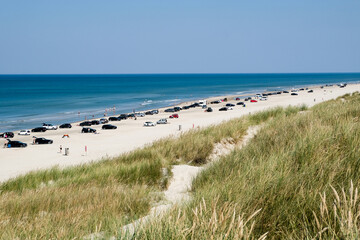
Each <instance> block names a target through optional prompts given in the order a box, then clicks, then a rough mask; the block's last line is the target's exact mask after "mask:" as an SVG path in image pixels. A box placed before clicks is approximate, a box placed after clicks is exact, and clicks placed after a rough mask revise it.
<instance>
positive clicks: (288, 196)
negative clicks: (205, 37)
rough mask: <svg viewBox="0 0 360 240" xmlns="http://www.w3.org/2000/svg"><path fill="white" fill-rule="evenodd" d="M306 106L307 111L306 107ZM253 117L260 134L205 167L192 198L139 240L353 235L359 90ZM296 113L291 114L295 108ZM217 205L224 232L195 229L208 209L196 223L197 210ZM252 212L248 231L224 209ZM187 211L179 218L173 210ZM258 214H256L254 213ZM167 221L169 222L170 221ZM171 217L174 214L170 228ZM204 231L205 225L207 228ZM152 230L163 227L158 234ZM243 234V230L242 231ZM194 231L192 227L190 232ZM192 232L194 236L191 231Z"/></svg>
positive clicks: (359, 164) (358, 212)
mask: <svg viewBox="0 0 360 240" xmlns="http://www.w3.org/2000/svg"><path fill="white" fill-rule="evenodd" d="M304 110H305V109H304ZM278 111H280V113H277V114H273V115H272V114H270V113H261V114H259V115H256V116H251V117H250V119H252V120H251V121H253V122H255V123H260V122H261V120H262V119H268V121H267V122H266V123H265V124H264V126H263V127H262V129H261V130H260V131H259V132H258V134H257V135H256V136H255V137H254V139H252V140H251V141H250V142H249V144H248V145H247V146H246V147H244V148H243V149H241V150H235V151H233V152H232V153H231V154H230V155H228V156H225V157H223V158H222V159H221V161H218V162H216V163H214V164H213V165H212V166H211V167H209V168H208V169H206V170H205V171H203V172H202V173H201V174H200V176H199V177H198V178H196V179H195V181H194V183H193V195H194V199H193V201H192V202H191V203H190V204H189V205H188V206H185V207H180V208H176V209H174V210H173V211H172V212H170V213H169V214H168V215H166V216H165V217H164V218H163V219H158V220H157V221H155V222H154V223H153V224H150V225H148V226H145V227H144V228H143V229H141V230H140V231H139V232H138V233H137V235H136V237H137V238H138V239H147V238H148V237H150V238H151V239H157V237H159V239H161V238H162V239H165V238H166V239H258V238H261V237H263V236H264V234H266V236H267V238H270V239H358V238H359V237H360V236H359V232H360V231H359V230H360V221H359V220H360V219H359V216H360V201H359V197H358V190H357V187H358V186H359V184H360V95H359V93H355V94H352V95H346V96H344V97H343V98H338V99H336V100H331V101H328V102H325V103H322V104H319V105H316V106H315V107H313V108H311V109H309V110H307V111H304V112H302V113H301V114H286V112H289V113H291V112H292V111H291V110H283V111H281V110H280V109H278ZM295 112H296V111H294V113H295ZM203 202H204V204H205V205H207V206H212V205H214V204H215V203H216V209H215V210H214V211H216V212H217V215H220V216H221V215H223V216H227V217H226V218H225V220H222V221H220V220H218V221H219V225H221V226H224V227H223V229H230V230H229V231H230V233H231V234H233V235H231V236H229V235H225V233H226V232H227V231H225V230H224V231H213V232H212V231H204V230H203V229H202V228H203V227H201V226H199V225H196V226H197V227H198V228H199V230H198V231H195V232H194V233H191V234H190V235H189V234H188V233H189V229H192V226H193V224H194V223H197V222H199V221H201V222H203V223H204V224H205V225H206V224H207V223H209V222H210V221H211V219H212V212H213V211H211V210H207V211H205V212H206V213H207V214H205V215H204V219H201V220H199V219H198V216H196V215H195V214H194V211H196V209H198V208H199V205H200V204H201V203H203ZM227 206H231V209H232V212H233V214H234V215H235V216H245V219H246V218H247V217H248V216H252V214H254V213H258V214H257V215H256V216H254V217H253V218H252V220H251V221H252V223H250V226H249V223H248V225H247V226H245V228H246V229H247V231H246V232H247V234H246V235H243V236H240V235H236V230H237V228H236V227H235V226H236V225H234V223H233V222H234V221H233V220H232V217H231V216H230V215H226V214H227V211H228V210H227ZM179 211H181V212H182V213H184V214H183V215H180V216H181V219H178V218H176V216H178V214H179V213H178V212H179ZM258 211H259V212H258ZM167 219H169V220H167ZM172 219H178V220H177V221H178V222H177V226H178V227H175V226H174V221H175V220H172ZM204 228H206V226H205V227H204ZM156 229H164V231H166V230H167V231H166V232H159V231H156ZM244 231H245V230H244ZM190 232H191V231H190ZM192 234H195V235H192Z"/></svg>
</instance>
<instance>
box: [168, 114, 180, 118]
mask: <svg viewBox="0 0 360 240" xmlns="http://www.w3.org/2000/svg"><path fill="white" fill-rule="evenodd" d="M169 118H179V114H176V113H175V114H173V115H171V116H169Z"/></svg>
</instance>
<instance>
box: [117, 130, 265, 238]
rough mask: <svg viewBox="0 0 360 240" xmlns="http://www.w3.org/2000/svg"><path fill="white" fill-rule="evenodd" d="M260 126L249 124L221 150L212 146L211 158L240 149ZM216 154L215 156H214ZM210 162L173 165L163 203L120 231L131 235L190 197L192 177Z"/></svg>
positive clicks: (214, 158) (213, 159) (215, 158)
mask: <svg viewBox="0 0 360 240" xmlns="http://www.w3.org/2000/svg"><path fill="white" fill-rule="evenodd" d="M259 129H260V126H251V127H249V129H248V130H247V133H246V135H245V136H244V137H243V138H242V140H241V141H240V143H238V144H228V145H227V146H222V148H223V150H221V149H219V148H214V150H213V153H212V154H210V156H213V157H211V160H212V161H215V160H218V159H219V158H220V157H222V156H225V155H227V154H229V153H230V152H231V151H232V150H234V149H235V148H237V149H241V148H243V147H244V146H246V144H248V142H249V141H250V140H251V139H252V138H253V137H254V136H255V135H256V133H257V132H258V130H259ZM214 156H216V157H214ZM210 164H212V162H209V163H208V164H206V165H204V166H201V167H197V166H189V165H174V166H173V168H172V170H171V172H172V174H173V177H172V179H171V181H170V184H169V187H168V189H167V190H166V191H164V198H165V204H162V205H159V206H155V207H153V208H152V209H151V210H150V214H149V215H147V216H145V217H142V218H140V219H138V220H136V221H134V222H132V223H130V224H128V225H125V226H123V227H122V231H123V232H124V233H127V236H129V237H131V236H133V235H134V233H135V230H136V229H137V228H139V227H140V225H143V224H146V223H148V222H149V221H151V220H153V219H154V218H155V217H158V216H160V215H162V214H164V213H165V212H166V211H167V210H168V209H170V208H171V207H172V206H173V205H174V204H183V203H185V202H187V201H189V200H190V199H191V196H190V190H191V186H192V182H193V179H194V178H195V177H196V176H197V175H198V174H199V173H200V172H201V170H203V169H204V168H207V167H209V166H210Z"/></svg>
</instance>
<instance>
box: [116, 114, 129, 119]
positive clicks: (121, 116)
mask: <svg viewBox="0 0 360 240" xmlns="http://www.w3.org/2000/svg"><path fill="white" fill-rule="evenodd" d="M118 118H119V119H120V120H126V119H127V118H128V115H127V114H120V116H119V117H118Z"/></svg>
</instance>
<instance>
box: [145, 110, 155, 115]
mask: <svg viewBox="0 0 360 240" xmlns="http://www.w3.org/2000/svg"><path fill="white" fill-rule="evenodd" d="M145 115H154V113H153V112H152V111H147V112H145Z"/></svg>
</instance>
